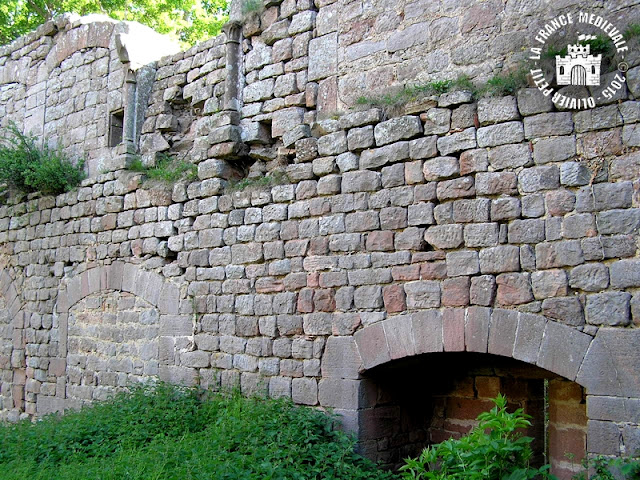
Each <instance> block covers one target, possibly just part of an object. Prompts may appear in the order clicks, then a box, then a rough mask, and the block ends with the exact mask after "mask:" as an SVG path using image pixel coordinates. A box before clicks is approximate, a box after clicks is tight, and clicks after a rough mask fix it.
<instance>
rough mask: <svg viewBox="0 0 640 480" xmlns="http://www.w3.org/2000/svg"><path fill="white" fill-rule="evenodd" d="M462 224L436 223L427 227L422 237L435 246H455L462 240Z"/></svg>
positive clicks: (445, 247) (442, 247) (444, 247)
mask: <svg viewBox="0 0 640 480" xmlns="http://www.w3.org/2000/svg"><path fill="white" fill-rule="evenodd" d="M462 232H463V227H462V225H436V226H433V227H429V228H428V229H427V231H426V232H425V235H424V239H425V240H426V241H427V243H429V244H430V245H433V246H434V247H436V248H441V249H447V248H457V247H459V246H460V245H462V242H463V233H462Z"/></svg>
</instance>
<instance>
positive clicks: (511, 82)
mask: <svg viewBox="0 0 640 480" xmlns="http://www.w3.org/2000/svg"><path fill="white" fill-rule="evenodd" d="M527 73H528V72H527V70H526V69H525V68H523V67H520V68H517V69H515V70H511V71H509V72H501V73H499V74H497V75H494V76H493V77H491V78H490V79H489V80H487V83H486V84H485V85H483V86H481V87H479V88H478V91H477V92H476V95H479V96H488V97H502V96H505V95H515V93H516V92H517V91H518V90H520V89H521V88H525V87H526V86H527Z"/></svg>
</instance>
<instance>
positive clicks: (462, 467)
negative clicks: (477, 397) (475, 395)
mask: <svg viewBox="0 0 640 480" xmlns="http://www.w3.org/2000/svg"><path fill="white" fill-rule="evenodd" d="M493 401H494V403H495V407H493V408H492V409H491V410H490V411H489V412H484V413H481V414H480V415H478V421H479V424H478V426H477V427H475V428H474V429H473V430H471V432H470V433H469V434H468V435H466V436H464V437H462V438H459V439H449V440H446V441H444V442H442V443H439V444H437V445H433V446H430V447H427V448H426V449H425V450H423V452H422V454H421V455H420V456H419V457H418V458H415V459H407V460H406V464H405V465H403V466H402V467H401V469H400V471H401V472H402V475H403V478H404V479H405V480H427V479H429V480H458V479H459V480H527V479H533V478H554V477H553V476H551V475H549V473H548V469H549V466H548V465H545V466H543V467H541V468H535V467H532V466H531V465H530V463H529V462H530V461H531V458H532V456H533V450H532V449H531V442H532V441H533V439H532V438H531V437H526V436H522V435H520V433H519V432H517V430H518V429H522V428H527V427H529V426H531V422H530V421H529V418H531V417H530V416H529V415H527V414H525V413H524V412H523V410H522V409H521V408H519V409H518V410H516V411H515V412H513V413H509V412H507V398H506V397H505V396H504V395H502V394H500V395H498V396H497V397H496V398H495V399H494V400H493Z"/></svg>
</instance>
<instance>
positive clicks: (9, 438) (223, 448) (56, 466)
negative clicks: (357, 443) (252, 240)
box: [0, 384, 395, 480]
mask: <svg viewBox="0 0 640 480" xmlns="http://www.w3.org/2000/svg"><path fill="white" fill-rule="evenodd" d="M26 478H28V479H42V480H45V479H46V480H55V479H73V480H78V479H82V480H91V479H96V480H97V479H100V480H108V479H114V480H115V479H118V480H121V479H140V480H142V479H145V480H148V479H163V480H168V479H176V480H178V479H179V480H188V479H215V480H224V479H229V480H232V479H233V480H244V479H247V480H249V479H252V480H253V479H264V480H269V479H271V480H276V479H282V480H284V479H291V480H296V479H297V480H304V479H317V480H321V479H322V480H324V479H327V480H330V479H345V480H347V479H349V480H351V479H356V480H357V479H361V480H364V479H368V480H385V479H389V480H390V479H392V478H395V477H393V476H392V475H391V474H389V473H387V472H383V471H381V470H379V469H378V468H377V467H376V466H375V465H374V464H372V463H371V462H369V461H368V460H366V459H364V458H362V457H360V456H358V455H357V454H355V453H354V452H353V440H352V439H351V438H349V437H348V436H347V435H345V434H344V433H342V432H340V431H337V430H336V429H335V422H334V420H333V419H332V418H331V417H329V416H327V415H326V414H324V413H322V412H319V411H317V410H313V409H310V408H303V407H296V406H294V405H293V404H292V403H291V402H290V401H285V400H267V399H260V398H244V397H242V396H240V395H238V394H228V395H224V394H213V393H208V394H207V395H206V396H203V394H202V392H200V391H197V390H195V389H186V388H178V387H173V386H168V385H165V384H159V385H158V386H156V387H139V388H135V389H133V390H132V392H131V393H126V394H119V395H118V396H116V397H115V398H113V399H112V400H110V401H107V402H103V403H99V404H95V405H94V406H92V407H87V408H84V409H83V410H81V411H79V412H70V413H67V414H66V415H63V416H55V415H54V416H47V417H44V418H43V419H42V420H41V421H38V422H36V423H35V424H31V423H29V422H22V423H19V424H16V425H7V426H1V427H0V479H2V480H9V479H15V480H18V479H26Z"/></svg>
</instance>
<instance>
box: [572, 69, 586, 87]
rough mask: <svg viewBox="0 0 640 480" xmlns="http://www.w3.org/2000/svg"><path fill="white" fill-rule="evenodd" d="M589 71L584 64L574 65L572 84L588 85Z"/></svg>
mask: <svg viewBox="0 0 640 480" xmlns="http://www.w3.org/2000/svg"><path fill="white" fill-rule="evenodd" d="M586 84H587V71H586V70H585V68H584V67H583V66H582V65H574V66H573V68H572V69H571V85H586Z"/></svg>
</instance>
